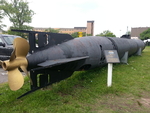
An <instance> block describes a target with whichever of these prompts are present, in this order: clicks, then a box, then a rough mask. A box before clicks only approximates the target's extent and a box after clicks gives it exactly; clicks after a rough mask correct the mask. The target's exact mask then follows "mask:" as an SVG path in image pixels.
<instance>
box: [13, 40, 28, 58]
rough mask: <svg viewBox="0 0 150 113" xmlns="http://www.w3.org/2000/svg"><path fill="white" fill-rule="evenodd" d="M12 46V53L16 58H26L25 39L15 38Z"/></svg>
mask: <svg viewBox="0 0 150 113" xmlns="http://www.w3.org/2000/svg"><path fill="white" fill-rule="evenodd" d="M13 45H14V52H15V56H16V57H26V55H27V54H28V52H29V43H28V42H27V40H26V39H24V38H15V39H14V42H13ZM12 55H13V54H12Z"/></svg>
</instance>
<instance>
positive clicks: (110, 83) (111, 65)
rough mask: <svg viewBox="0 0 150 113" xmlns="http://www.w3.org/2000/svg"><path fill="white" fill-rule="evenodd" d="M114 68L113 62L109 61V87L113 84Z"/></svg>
mask: <svg viewBox="0 0 150 113" xmlns="http://www.w3.org/2000/svg"><path fill="white" fill-rule="evenodd" d="M112 69H113V64H112V63H108V75H107V87H111V86H112Z"/></svg>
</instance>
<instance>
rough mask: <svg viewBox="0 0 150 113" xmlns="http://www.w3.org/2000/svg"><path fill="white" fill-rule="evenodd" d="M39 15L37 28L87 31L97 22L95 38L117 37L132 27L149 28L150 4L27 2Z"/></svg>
mask: <svg viewBox="0 0 150 113" xmlns="http://www.w3.org/2000/svg"><path fill="white" fill-rule="evenodd" d="M27 1H29V7H30V9H32V10H33V11H34V12H35V13H36V14H35V15H34V16H33V19H32V23H31V24H29V25H31V26H33V27H51V28H73V27H86V25H87V21H89V20H94V22H95V23H94V34H95V35H96V34H99V33H101V32H103V31H104V30H110V31H111V32H113V33H114V34H115V35H116V36H117V37H120V35H122V34H125V33H126V31H127V27H128V30H129V31H130V30H131V27H149V26H150V25H149V24H150V12H149V11H150V1H149V0H27Z"/></svg>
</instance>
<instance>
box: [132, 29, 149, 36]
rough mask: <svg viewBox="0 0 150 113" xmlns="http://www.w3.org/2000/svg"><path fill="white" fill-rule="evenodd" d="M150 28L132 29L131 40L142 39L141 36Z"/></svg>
mask: <svg viewBox="0 0 150 113" xmlns="http://www.w3.org/2000/svg"><path fill="white" fill-rule="evenodd" d="M149 28H150V27H137V28H131V38H132V37H138V38H139V37H140V34H141V33H142V32H143V31H145V30H147V29H149Z"/></svg>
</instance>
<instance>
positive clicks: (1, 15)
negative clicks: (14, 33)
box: [0, 10, 6, 31]
mask: <svg viewBox="0 0 150 113" xmlns="http://www.w3.org/2000/svg"><path fill="white" fill-rule="evenodd" d="M2 19H3V13H2V11H1V10H0V31H3V27H5V26H6V25H4V24H2Z"/></svg>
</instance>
